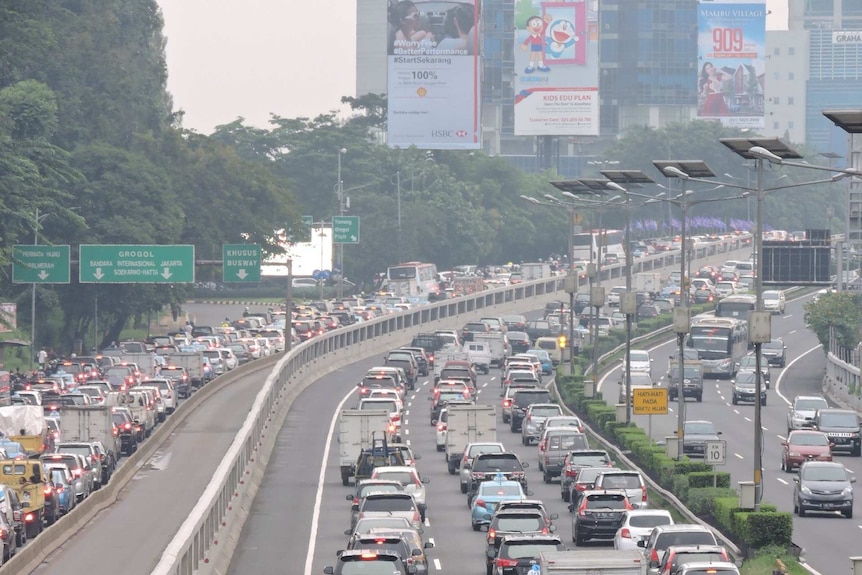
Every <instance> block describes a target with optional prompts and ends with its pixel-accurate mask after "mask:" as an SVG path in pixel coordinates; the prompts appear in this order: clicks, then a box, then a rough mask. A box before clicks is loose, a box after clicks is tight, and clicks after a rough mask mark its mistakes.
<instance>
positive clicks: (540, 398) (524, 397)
mask: <svg viewBox="0 0 862 575" xmlns="http://www.w3.org/2000/svg"><path fill="white" fill-rule="evenodd" d="M514 400H515V404H516V405H517V406H518V407H527V406H528V405H530V404H533V403H544V402H546V401H550V400H551V394H550V393H549V392H547V391H539V392H529V393H527V392H523V391H522V392H518V393H516V394H515V397H514ZM557 413H559V411H558V412H557Z"/></svg>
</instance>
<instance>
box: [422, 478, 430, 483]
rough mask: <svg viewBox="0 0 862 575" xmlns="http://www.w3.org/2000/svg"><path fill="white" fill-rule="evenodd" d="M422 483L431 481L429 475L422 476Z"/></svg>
mask: <svg viewBox="0 0 862 575" xmlns="http://www.w3.org/2000/svg"><path fill="white" fill-rule="evenodd" d="M422 483H425V484H428V483H431V478H430V477H423V478H422Z"/></svg>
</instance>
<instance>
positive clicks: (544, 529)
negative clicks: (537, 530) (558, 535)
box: [542, 527, 549, 535]
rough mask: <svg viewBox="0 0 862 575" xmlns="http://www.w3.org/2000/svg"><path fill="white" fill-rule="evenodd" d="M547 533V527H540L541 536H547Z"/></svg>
mask: <svg viewBox="0 0 862 575" xmlns="http://www.w3.org/2000/svg"><path fill="white" fill-rule="evenodd" d="M548 533H549V531H548V528H547V527H542V535H547V534H548Z"/></svg>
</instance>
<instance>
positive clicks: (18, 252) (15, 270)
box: [12, 245, 71, 284]
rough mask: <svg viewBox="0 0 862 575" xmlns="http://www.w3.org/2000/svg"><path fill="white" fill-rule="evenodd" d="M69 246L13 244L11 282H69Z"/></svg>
mask: <svg viewBox="0 0 862 575" xmlns="http://www.w3.org/2000/svg"><path fill="white" fill-rule="evenodd" d="M70 275H71V274H70V273H69V246H47V245H45V246H43V245H38V246H13V250H12V283H16V284H67V283H69V276H70Z"/></svg>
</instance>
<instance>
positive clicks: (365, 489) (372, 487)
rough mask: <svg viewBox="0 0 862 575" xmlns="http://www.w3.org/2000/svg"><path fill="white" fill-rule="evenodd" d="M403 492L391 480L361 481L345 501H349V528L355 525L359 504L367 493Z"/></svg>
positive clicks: (397, 484)
mask: <svg viewBox="0 0 862 575" xmlns="http://www.w3.org/2000/svg"><path fill="white" fill-rule="evenodd" d="M402 491H404V486H403V485H401V483H400V482H398V481H395V480H392V479H363V480H361V481H359V482H358V483H357V484H356V491H355V492H354V493H353V494H352V495H348V496H347V497H346V499H347V500H348V501H350V502H351V503H350V528H351V529H353V527H354V526H355V525H356V521H357V519H358V518H359V504H360V503H362V499H363V498H364V497H365V496H366V495H368V494H369V493H396V492H402Z"/></svg>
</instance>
